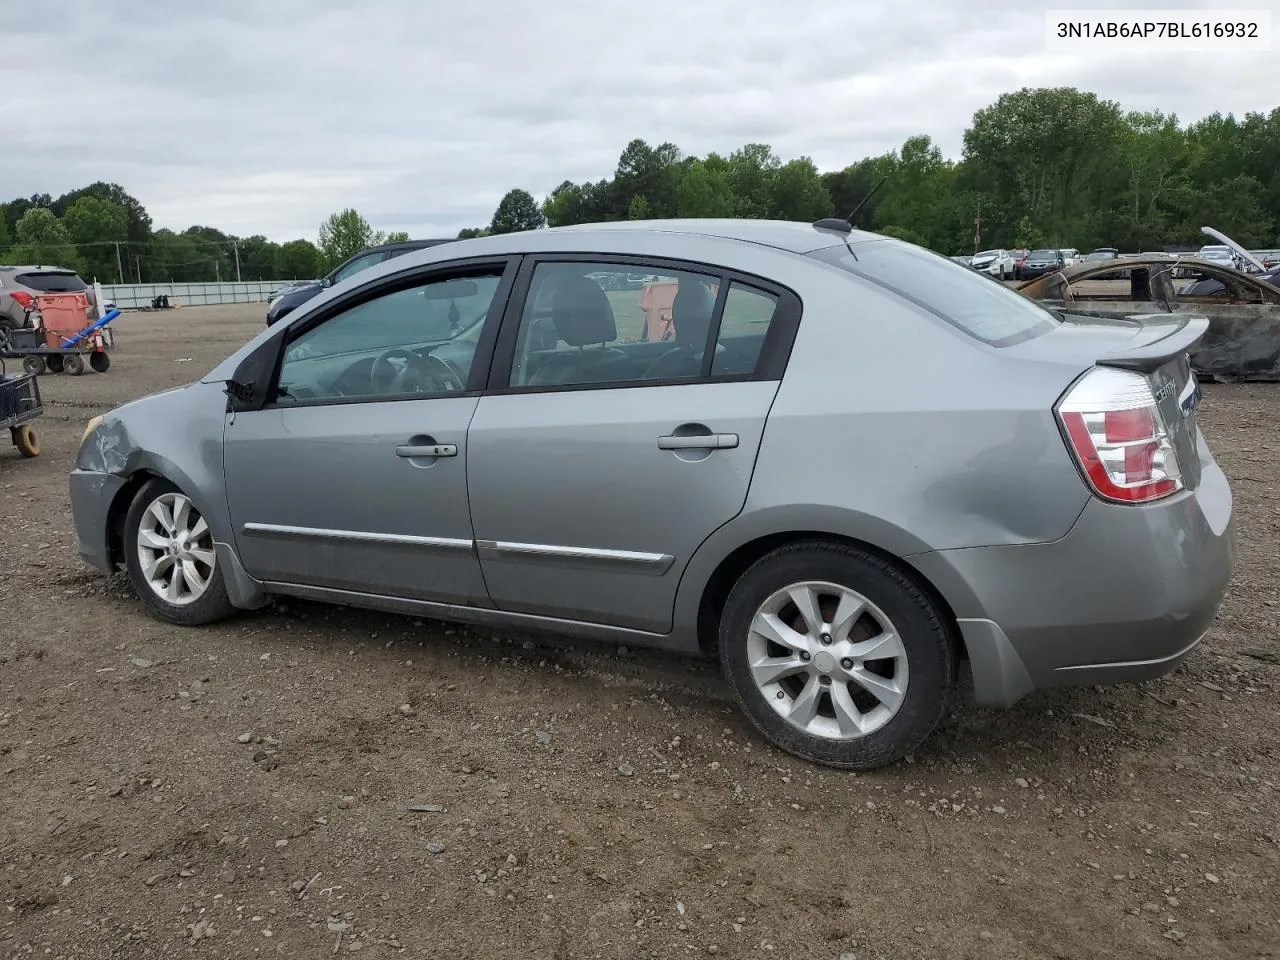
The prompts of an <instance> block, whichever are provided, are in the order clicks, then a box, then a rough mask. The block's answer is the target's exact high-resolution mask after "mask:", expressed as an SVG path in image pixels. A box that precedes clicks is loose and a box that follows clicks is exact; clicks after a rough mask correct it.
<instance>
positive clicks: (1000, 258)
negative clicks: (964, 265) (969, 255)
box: [969, 250, 1014, 280]
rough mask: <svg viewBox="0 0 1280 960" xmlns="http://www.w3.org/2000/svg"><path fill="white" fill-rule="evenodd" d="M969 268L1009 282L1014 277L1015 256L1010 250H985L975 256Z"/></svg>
mask: <svg viewBox="0 0 1280 960" xmlns="http://www.w3.org/2000/svg"><path fill="white" fill-rule="evenodd" d="M969 266H970V267H971V268H972V269H974V270H977V271H979V272H981V273H989V274H991V276H993V277H996V278H998V279H1000V280H1008V279H1009V278H1011V277H1012V276H1013V269H1014V268H1013V254H1011V253H1010V252H1009V251H1008V250H983V251H982V252H981V253H975V254H974V255H973V259H972V260H970V261H969Z"/></svg>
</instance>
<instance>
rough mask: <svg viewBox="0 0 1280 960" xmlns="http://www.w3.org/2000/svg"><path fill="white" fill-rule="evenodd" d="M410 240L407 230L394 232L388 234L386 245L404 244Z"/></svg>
mask: <svg viewBox="0 0 1280 960" xmlns="http://www.w3.org/2000/svg"><path fill="white" fill-rule="evenodd" d="M408 239H409V234H408V232H407V231H405V230H392V231H391V232H390V233H388V234H387V239H386V240H385V241H384V242H385V243H404V242H405V241H407V240H408Z"/></svg>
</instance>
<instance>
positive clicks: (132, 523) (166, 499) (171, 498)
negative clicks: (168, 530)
mask: <svg viewBox="0 0 1280 960" xmlns="http://www.w3.org/2000/svg"><path fill="white" fill-rule="evenodd" d="M175 501H179V502H180V501H186V502H187V504H188V505H189V506H190V512H189V513H188V514H187V516H188V517H189V521H188V523H187V524H186V527H187V531H188V532H190V533H194V535H195V537H196V547H197V549H198V551H199V555H200V556H202V557H209V558H210V559H211V562H204V561H197V560H192V559H190V558H191V557H192V556H193V554H190V553H189V554H187V559H185V562H186V563H192V564H193V568H194V569H195V570H196V571H197V576H198V575H199V574H204V573H206V572H207V573H208V576H207V577H206V578H205V579H206V584H205V587H204V589H203V591H202V592H200V593H199V594H198V595H196V596H194V598H192V596H191V595H192V594H194V592H195V591H193V590H192V589H191V588H190V586H189V584H190V581H189V580H187V579H186V578H183V580H182V581H181V582H180V583H179V585H178V588H177V589H176V591H174V592H173V594H172V596H174V597H175V598H176V599H167V598H166V597H165V596H162V595H161V592H160V590H159V589H157V588H153V586H152V583H151V580H150V579H149V578H148V576H147V574H146V572H144V558H143V557H142V556H141V552H142V548H141V546H140V544H139V533H140V531H142V530H143V529H144V526H145V528H146V529H149V530H151V531H153V532H155V531H158V530H159V528H160V524H159V521H158V519H157V518H156V516H155V514H153V513H150V512H149V511H150V510H151V508H152V506H153V505H155V504H157V503H161V504H163V505H164V509H162V510H161V511H160V512H161V513H164V510H167V511H168V516H169V517H170V518H173V514H174V512H175V511H174V507H175V506H177V503H175ZM203 523H204V521H203V519H202V518H200V514H199V512H198V511H197V510H196V509H195V506H194V505H192V504H190V500H189V499H188V498H187V496H186V494H184V493H183V492H182V491H181V490H179V489H178V488H177V487H176V486H174V485H173V484H172V483H170V482H169V481H168V480H162V479H159V478H157V479H155V480H151V481H149V482H147V483H146V484H145V485H144V486H143V487H142V489H141V490H139V491H138V493H137V496H135V497H134V498H133V502H132V503H131V504H130V505H129V512H128V514H127V515H126V516H125V522H124V552H125V565H126V567H127V568H128V570H129V582H130V583H132V584H133V589H134V590H135V592H137V594H138V598H139V599H140V600H142V603H143V605H144V606H146V608H147V609H148V611H149V612H150V613H151V614H152V615H153V616H155V617H156V618H157V619H160V620H163V621H165V622H167V623H173V624H177V625H178V626H183V627H194V626H199V625H201V624H206V623H214V622H216V621H218V620H224V619H226V618H227V617H229V616H231V614H233V613H235V607H234V606H232V604H231V600H230V599H229V598H228V597H227V589H226V585H225V581H224V580H223V577H222V569H221V567H220V566H219V565H218V562H217V554H216V553H215V552H214V550H213V536H212V533H211V532H210V531H209V530H208V526H207V524H205V525H204V528H203V532H201V531H200V524H203ZM157 549H158V548H157ZM153 557H154V555H153V554H148V557H147V559H152V558H153ZM161 566H162V567H167V570H168V573H169V576H168V577H167V578H166V577H164V573H165V570H164V569H161V570H160V571H159V574H160V576H161V579H162V580H167V581H168V582H172V581H173V580H174V579H175V577H176V576H177V570H176V569H175V568H176V563H175V562H174V561H172V560H170V561H169V562H168V563H167V564H165V563H164V562H163V561H162V563H161Z"/></svg>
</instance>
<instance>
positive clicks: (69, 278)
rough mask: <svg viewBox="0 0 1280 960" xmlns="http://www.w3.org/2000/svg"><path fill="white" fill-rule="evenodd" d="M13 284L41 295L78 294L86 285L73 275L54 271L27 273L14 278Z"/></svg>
mask: <svg viewBox="0 0 1280 960" xmlns="http://www.w3.org/2000/svg"><path fill="white" fill-rule="evenodd" d="M13 279H14V282H15V283H20V284H22V285H23V286H24V287H27V288H28V289H31V290H39V291H40V292H41V293H79V292H80V291H82V290H84V289H86V284H85V282H84V281H83V280H81V279H80V278H79V277H78V276H77V275H76V274H74V273H63V272H60V271H55V270H41V271H29V272H27V273H19V274H17V275H15V276H14V278H13Z"/></svg>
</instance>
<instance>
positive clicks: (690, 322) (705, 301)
mask: <svg viewBox="0 0 1280 960" xmlns="http://www.w3.org/2000/svg"><path fill="white" fill-rule="evenodd" d="M715 306H716V304H715V300H714V299H713V298H712V296H711V291H710V290H708V289H707V288H706V287H705V286H704V285H703V284H702V283H700V282H698V281H697V280H681V281H680V289H679V291H677V293H676V295H675V299H674V300H672V301H671V322H672V324H673V325H674V326H675V328H676V340H678V341H679V342H680V343H681V344H683V345H685V346H687V347H692V348H699V349H700V348H704V347H706V345H707V334H708V333H709V332H710V331H711V314H712V313H713V312H714V311H715Z"/></svg>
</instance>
